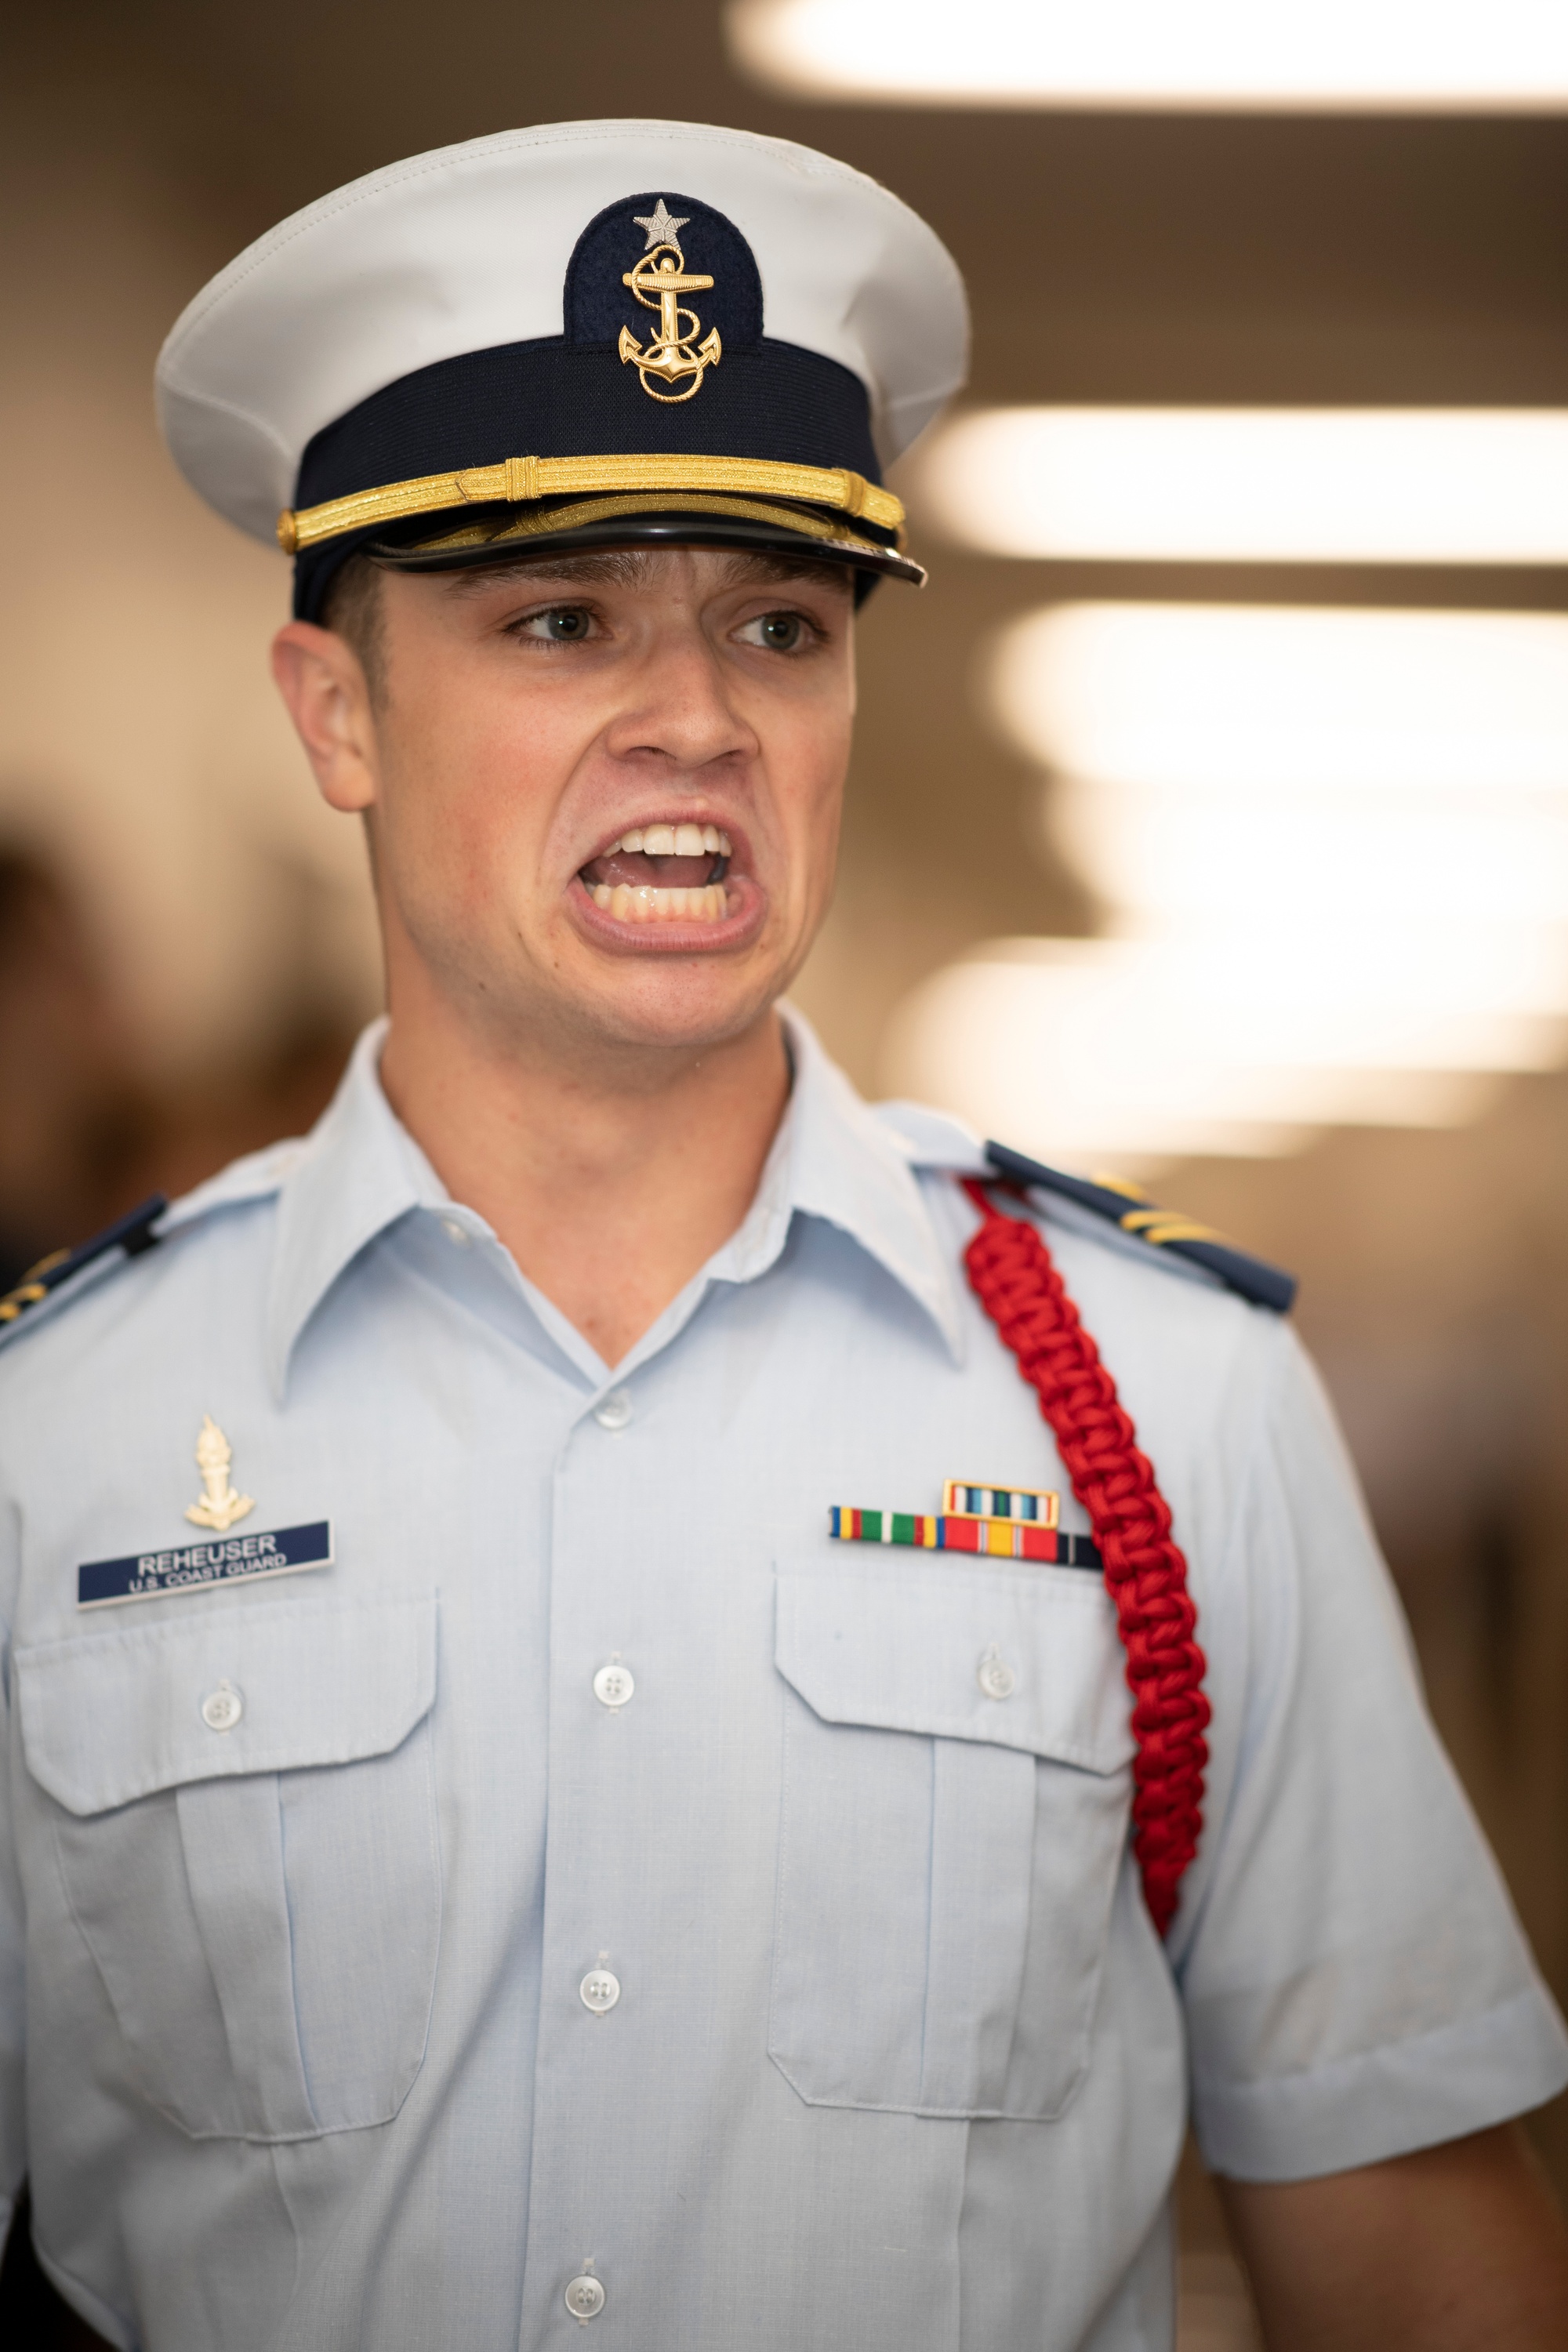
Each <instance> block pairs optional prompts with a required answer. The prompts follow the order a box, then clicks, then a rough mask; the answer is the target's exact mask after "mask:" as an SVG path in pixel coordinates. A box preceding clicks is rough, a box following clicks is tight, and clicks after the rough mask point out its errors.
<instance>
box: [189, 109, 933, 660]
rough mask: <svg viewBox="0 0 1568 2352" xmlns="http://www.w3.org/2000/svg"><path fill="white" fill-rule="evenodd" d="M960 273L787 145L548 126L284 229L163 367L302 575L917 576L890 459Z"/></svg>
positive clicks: (926, 417)
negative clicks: (563, 566) (824, 568)
mask: <svg viewBox="0 0 1568 2352" xmlns="http://www.w3.org/2000/svg"><path fill="white" fill-rule="evenodd" d="M966 352H967V314H966V310H965V304H964V297H963V282H962V280H961V278H960V277H959V274H958V270H957V268H956V266H955V265H954V263H953V261H952V257H951V255H950V254H949V253H948V252H947V250H946V248H945V247H944V246H943V245H942V242H941V240H940V239H939V238H938V237H937V236H935V235H934V234H933V232H932V231H931V229H930V228H928V227H927V226H926V225H925V223H924V222H923V221H921V219H919V218H918V216H917V215H915V214H914V213H912V212H911V211H910V209H909V207H908V206H907V205H903V204H900V201H899V199H898V198H897V197H896V196H893V195H890V194H889V193H888V191H887V190H886V189H885V188H882V187H880V186H879V185H878V184H877V183H876V182H875V181H874V180H869V179H868V178H867V177H866V176H865V175H864V174H863V173H859V172H855V171H851V170H850V169H849V167H848V166H847V165H846V164H843V163H835V162H834V161H832V160H831V158H829V157H827V156H825V155H819V154H816V153H815V152H813V151H812V150H811V149H810V148H806V147H798V146H795V145H794V144H793V143H792V142H788V141H785V140H781V139H764V138H761V137H758V136H756V135H755V134H754V133H752V132H749V131H727V130H722V129H717V128H712V127H710V126H707V125H704V124H700V123H681V122H637V121H624V122H617V121H612V122H565V123H550V124H545V125H543V126H542V127H541V128H538V129H534V130H530V131H501V132H499V133H497V134H496V135H495V136H493V137H491V138H488V139H477V140H472V141H469V142H467V143H466V144H464V145H462V146H458V147H447V148H441V149H438V150H437V151H436V152H434V153H431V154H428V155H417V156H415V157H412V158H411V159H410V160H409V161H407V162H405V163H394V164H391V165H389V166H388V167H387V168H386V169H385V170H384V171H380V172H374V173H371V174H370V176H369V177H368V178H366V179H363V180H356V181H354V182H353V183H352V184H350V185H349V186H348V187H345V188H341V189H339V190H338V191H337V192H336V193H335V194H332V195H329V196H323V197H322V198H321V200H320V202H319V203H316V204H314V205H309V206H308V207H307V208H306V210H305V211H303V212H301V213H297V214H296V215H294V216H293V217H292V219H289V220H286V221H284V222H282V223H281V224H280V225H279V226H278V227H277V228H275V229H273V230H271V231H270V232H269V233H268V235H267V236H264V237H262V238H260V239H259V240H258V242H257V243H256V244H255V245H253V246H251V247H248V249H247V251H246V252H244V253H242V254H241V255H240V256H239V257H238V259H237V260H236V261H234V262H231V263H230V265H229V267H228V268H226V270H224V271H223V272H222V273H221V275H220V276H218V277H217V278H214V279H213V281H212V283H211V284H210V285H209V286H207V287H206V288H205V289H204V290H203V292H202V293H200V294H199V295H197V297H196V299H195V301H194V302H192V303H191V304H190V306H189V308H188V309H187V310H185V312H184V315H183V316H182V317H181V319H180V320H179V321H178V322H177V324H176V325H175V327H174V331H173V332H172V334H171V335H170V337H169V339H168V341H167V342H166V343H165V345H164V347H163V353H162V355H161V357H160V360H159V362H158V379H157V382H158V406H159V415H160V419H161V422H162V424H163V432H164V435H165V437H166V439H167V441H168V445H169V447H170V450H171V451H172V453H173V455H174V461H175V463H176V464H177V465H178V466H179V467H180V470H181V471H182V473H183V474H184V476H185V478H186V479H187V480H188V481H189V482H190V483H191V484H192V485H193V487H194V488H195V489H196V490H197V491H199V492H200V494H201V496H202V497H203V498H204V499H206V500H207V501H208V503H209V504H210V505H212V506H214V507H216V509H217V510H218V511H219V513H220V514H223V515H226V517H227V518H228V519H229V520H230V521H232V522H235V523H237V524H238V526H239V527H240V529H241V530H246V531H248V532H250V533H251V534H252V535H253V536H254V537H257V538H266V539H268V540H270V539H271V538H272V537H273V535H274V533H275V532H276V534H277V536H278V538H279V541H281V543H282V545H283V546H284V548H285V549H286V550H287V551H289V553H291V554H293V555H294V556H295V557H296V576H297V587H296V609H297V610H298V611H300V612H301V613H303V614H311V613H313V612H314V611H315V610H317V609H319V606H320V603H321V593H322V591H323V589H324V587H325V585H326V582H327V579H328V577H329V576H330V574H331V572H332V571H334V570H335V569H336V568H337V565H338V564H339V563H341V562H342V561H343V559H344V558H345V557H346V556H347V555H348V554H350V553H352V552H353V551H355V550H356V549H359V548H368V549H370V550H371V551H373V552H374V555H375V557H376V559H377V560H378V561H383V562H397V563H402V564H405V565H413V564H416V565H418V566H419V567H420V568H450V567H452V566H455V565H459V564H468V563H472V562H486V561H489V562H493V561H496V560H497V559H498V558H500V557H505V556H510V555H512V554H513V553H515V552H517V551H532V550H534V549H537V550H538V551H543V549H544V548H545V547H547V546H557V545H561V544H563V543H567V542H569V543H572V544H575V545H584V544H595V543H598V544H608V543H612V542H613V543H618V544H624V543H626V541H628V540H636V539H646V538H651V539H665V540H676V541H681V542H684V543H690V542H692V541H709V542H711V543H715V544H749V545H753V546H764V547H773V546H780V547H786V548H789V549H790V550H791V551H794V552H796V553H799V552H803V551H806V552H815V553H816V555H817V556H819V557H822V558H824V559H826V560H829V561H836V562H848V563H852V564H854V565H855V566H856V568H857V569H859V570H863V571H865V572H868V573H875V572H894V573H899V574H902V575H903V576H905V577H912V578H917V579H918V578H920V577H921V576H923V575H921V573H920V572H919V569H918V567H917V566H915V565H913V564H912V563H910V562H909V560H908V558H906V557H905V556H903V555H902V553H901V552H900V545H901V526H902V521H903V510H902V508H901V506H900V503H899V501H898V499H895V498H894V497H893V496H892V495H891V493H890V492H889V491H887V490H886V489H884V488H882V487H881V471H882V467H883V466H884V465H886V464H887V463H888V462H889V460H890V459H892V458H893V457H897V456H898V455H899V454H900V451H902V450H903V449H905V448H906V447H907V446H909V444H910V442H911V441H912V440H913V439H914V437H915V436H916V435H917V434H918V433H919V432H920V431H921V428H922V427H923V426H924V425H927V424H928V423H929V422H930V420H931V417H933V416H934V415H936V413H937V411H938V410H939V409H940V408H941V407H942V404H943V403H944V402H945V401H946V400H947V399H948V398H949V397H950V396H951V395H952V393H953V392H955V391H956V390H957V389H958V387H959V386H960V384H961V383H962V382H963V373H964V365H965V359H966Z"/></svg>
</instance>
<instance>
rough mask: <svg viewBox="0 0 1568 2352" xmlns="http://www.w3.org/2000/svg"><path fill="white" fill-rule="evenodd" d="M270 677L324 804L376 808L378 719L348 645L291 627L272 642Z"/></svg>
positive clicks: (309, 627)
mask: <svg viewBox="0 0 1568 2352" xmlns="http://www.w3.org/2000/svg"><path fill="white" fill-rule="evenodd" d="M272 675H273V677H274V678H275V680H276V681H277V686H278V691H279V694H280V695H281V696H282V697H283V699H284V701H285V702H286V703H287V704H288V706H289V717H290V719H292V720H293V721H294V727H295V731H296V732H297V733H298V735H299V738H300V742H301V743H302V744H303V745H304V747H305V757H306V758H307V759H308V760H309V761H310V767H311V770H312V772H313V773H314V775H315V779H316V785H317V789H318V791H319V792H320V793H321V798H322V799H323V800H324V801H325V802H327V803H328V804H329V806H330V807H332V808H335V809H342V810H343V811H345V812H348V811H352V810H357V809H368V808H373V807H374V805H375V801H376V797H377V792H376V787H377V782H378V776H379V771H378V761H377V756H376V753H377V744H376V731H375V720H374V715H373V712H372V709H371V699H370V688H369V687H368V685H367V684H366V682H365V675H364V670H363V666H362V664H361V662H360V659H359V656H358V655H357V654H356V653H355V652H354V649H353V646H351V645H350V644H349V642H348V640H347V639H346V638H345V637H340V636H339V635H337V634H336V632H335V631H333V630H331V629H319V628H317V627H316V625H315V624H314V623H313V622H311V621H290V622H289V623H288V624H287V625H286V626H285V627H283V628H281V629H279V632H278V635H276V636H275V637H274V638H273V640H272Z"/></svg>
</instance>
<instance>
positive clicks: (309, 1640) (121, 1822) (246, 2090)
mask: <svg viewBox="0 0 1568 2352" xmlns="http://www.w3.org/2000/svg"><path fill="white" fill-rule="evenodd" d="M16 1683H17V1694H18V1706H19V1713H20V1717H21V1728H22V1743H23V1750H24V1753H25V1755H26V1762H27V1769H28V1771H29V1773H30V1774H31V1776H32V1778H33V1780H36V1781H37V1783H38V1784H39V1786H40V1787H41V1788H42V1789H43V1790H45V1791H46V1792H47V1796H48V1797H49V1799H51V1800H52V1809H53V1812H54V1832H55V1846H56V1851H57V1853H58V1857H59V1864H60V1872H61V1875H62V1878H63V1880H64V1884H65V1889H66V1895H67V1898H68V1903H69V1906H70V1910H71V1914H72V1916H73V1918H74V1920H75V1923H76V1926H77V1928H78V1929H79V1932H80V1934H81V1936H82V1937H83V1938H84V1939H85V1941H86V1943H87V1945H88V1948H89V1950H90V1952H91V1954H92V1957H93V1959H94V1961H95V1963H96V1964H97V1968H98V1971H99V1974H100V1977H101V1979H102V1980H103V1984H104V1988H105V1990H106V1991H107V1993H108V1996H109V1999H110V2003H111V2005H112V2007H113V2009H114V2012H115V2015H116V2018H117V2020H118V2022H119V2025H120V2028H121V2034H122V2036H123V2038H124V2041H125V2043H126V2045H127V2049H128V2053H129V2055H130V2059H131V2063H132V2067H133V2069H134V2071H135V2074H136V2075H137V2077H138V2079H139V2080H140V2082H141V2084H142V2087H143V2089H144V2090H145V2092H146V2094H147V2095H148V2096H149V2097H150V2098H151V2099H152V2100H153V2103H154V2105H157V2106H158V2107H160V2108H161V2109H162V2110H163V2113H164V2114H165V2115H167V2116H169V2117H170V2118H171V2119H172V2120H173V2121H174V2123H176V2124H177V2125H179V2126H180V2127H181V2128H182V2129H183V2130H184V2131H185V2132H187V2133H188V2134H190V2135H191V2137H194V2138H213V2137H235V2138H243V2139H258V2140H276V2139H300V2138H310V2137H316V2136H318V2135H319V2134H321V2133H323V2132H329V2131H343V2130H350V2129H353V2128H355V2127H357V2126H363V2125H366V2124H374V2123H381V2122H384V2121H385V2120H386V2119H387V2118H388V2117H389V2116H393V2115H395V2113H396V2111H397V2109H398V2107H399V2106H400V2105H402V2103H403V2100H404V2098H405V2096H406V2095H407V2093H408V2090H409V2087H410V2085H411V2084H412V2083H413V2081H414V2078H415V2076H416V2074H417V2073H418V2071H419V2067H420V2065H421V2063H423V2058H424V2052H425V2042H426V2030H427V2026H428V2021H429V2012H430V2003H431V1998H432V1994H433V1990H434V1985H435V1975H436V1960H437V1944H438V1939H439V1928H440V1863H439V1854H438V1850H437V1822H436V1796H435V1787H434V1778H433V1765H432V1757H431V1745H430V1725H429V1716H430V1709H431V1706H432V1705H433V1703H434V1699H435V1693H436V1601H435V1598H434V1596H433V1595H432V1596H429V1597H427V1598H426V1599H422V1600H414V1601H380V1602H365V1603H360V1604H356V1605H353V1606H349V1607H345V1606H342V1605H341V1604H332V1603H329V1602H287V1603H280V1602H278V1601H270V1600H268V1601H235V1602H231V1603H227V1604H226V1603H225V1601H222V1600H216V1601H208V1602H205V1603H204V1604H203V1613H201V1614H192V1615H188V1616H184V1617H176V1618H174V1619H172V1620H170V1621H168V1622H163V1623H153V1624H146V1623H143V1624H140V1625H135V1626H127V1627H124V1628H123V1629H119V1630H116V1631H114V1632H111V1633H87V1634H80V1635H76V1636H73V1637H72V1638H70V1639H68V1640H66V1641H62V1642H55V1643H45V1644H40V1645H38V1646H37V1647H35V1648H33V1649H31V1650H26V1649H24V1650H20V1651H18V1653H17V1655H16Z"/></svg>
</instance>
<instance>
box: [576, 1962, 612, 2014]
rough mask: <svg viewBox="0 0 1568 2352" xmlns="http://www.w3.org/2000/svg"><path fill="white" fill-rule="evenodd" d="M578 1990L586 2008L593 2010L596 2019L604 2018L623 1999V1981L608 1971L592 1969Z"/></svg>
mask: <svg viewBox="0 0 1568 2352" xmlns="http://www.w3.org/2000/svg"><path fill="white" fill-rule="evenodd" d="M577 1990H578V1992H579V1993H580V1994H581V1996H582V2000H583V2006H584V2009H591V2010H592V2011H593V2012H594V2014H595V2017H604V2016H605V2015H606V2014H607V2012H608V2011H610V2010H612V2009H614V2007H615V2005H616V2001H618V2000H619V1999H620V1997H621V1980H620V1979H619V1977H616V1976H612V1975H611V1974H610V1971H609V1969H589V1971H588V1973H587V1975H586V1976H585V1977H584V1979H583V1981H582V1983H581V1984H580V1985H579V1986H578V1988H577Z"/></svg>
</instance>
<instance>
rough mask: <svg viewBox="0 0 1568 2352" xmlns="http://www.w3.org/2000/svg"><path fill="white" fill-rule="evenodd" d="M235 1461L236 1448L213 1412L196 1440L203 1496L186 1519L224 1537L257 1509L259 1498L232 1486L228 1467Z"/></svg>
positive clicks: (191, 1507) (188, 1509)
mask: <svg viewBox="0 0 1568 2352" xmlns="http://www.w3.org/2000/svg"><path fill="white" fill-rule="evenodd" d="M233 1460H234V1448H233V1446H232V1445H230V1444H229V1442H228V1440H227V1438H226V1436H225V1435H224V1433H223V1432H222V1430H221V1429H220V1428H219V1427H218V1425H217V1423H216V1421H215V1420H214V1419H213V1417H212V1415H211V1413H210V1412H204V1413H203V1415H202V1427H201V1434H200V1436H199V1437H198V1438H197V1439H196V1467H197V1469H198V1470H200V1472H201V1474H202V1496H201V1500H200V1502H199V1503H192V1504H191V1505H190V1506H189V1507H188V1508H187V1510H186V1512H185V1517H186V1518H187V1519H189V1520H190V1521H191V1523H192V1525H193V1526H195V1527H198V1528H216V1529H217V1531H218V1533H219V1534H220V1535H222V1534H224V1533H226V1530H227V1529H228V1528H232V1527H233V1525H234V1523H235V1521H236V1520H237V1519H243V1518H244V1517H245V1515H246V1513H247V1511H253V1510H254V1509H255V1508H256V1501H255V1497H254V1496H250V1495H237V1494H236V1493H235V1491H234V1488H233V1487H232V1486H230V1484H229V1478H228V1465H229V1464H230V1463H231V1462H232V1461H233Z"/></svg>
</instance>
